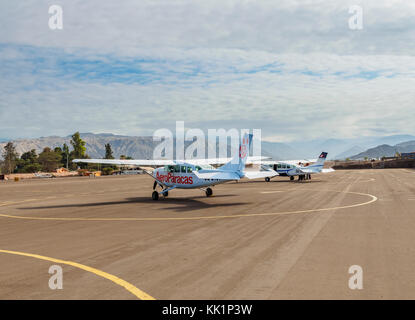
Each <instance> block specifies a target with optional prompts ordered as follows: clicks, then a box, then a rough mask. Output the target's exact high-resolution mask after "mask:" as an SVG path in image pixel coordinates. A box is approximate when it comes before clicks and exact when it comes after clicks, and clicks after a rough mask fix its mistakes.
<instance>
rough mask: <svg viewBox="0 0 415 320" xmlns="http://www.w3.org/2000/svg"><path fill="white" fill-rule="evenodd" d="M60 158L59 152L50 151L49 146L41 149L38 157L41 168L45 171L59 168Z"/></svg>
mask: <svg viewBox="0 0 415 320" xmlns="http://www.w3.org/2000/svg"><path fill="white" fill-rule="evenodd" d="M61 160H62V156H61V155H60V154H59V153H57V152H55V151H52V150H51V149H50V148H45V149H43V151H42V153H41V154H39V158H38V162H39V164H40V165H41V166H42V170H43V171H46V172H52V171H55V170H56V169H57V168H59V166H60V162H61Z"/></svg>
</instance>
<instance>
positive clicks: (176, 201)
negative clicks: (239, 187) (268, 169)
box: [17, 194, 249, 212]
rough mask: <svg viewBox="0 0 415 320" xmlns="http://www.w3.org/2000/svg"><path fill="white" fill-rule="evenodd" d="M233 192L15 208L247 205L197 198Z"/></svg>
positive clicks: (177, 209)
mask: <svg viewBox="0 0 415 320" xmlns="http://www.w3.org/2000/svg"><path fill="white" fill-rule="evenodd" d="M234 196H236V195H234V194H227V195H224V194H221V195H214V196H212V197H211V198H207V197H206V196H193V197H186V198H174V196H171V197H168V198H163V197H161V198H160V199H159V200H158V201H154V200H152V199H151V198H150V197H134V198H126V199H125V200H120V201H106V202H90V203H71V204H61V205H50V206H36V207H20V208H17V209H20V210H40V209H63V208H88V207H102V206H119V205H124V204H125V205H127V204H133V203H137V204H138V203H152V204H157V203H159V204H170V205H174V206H168V207H157V210H160V209H161V210H170V211H172V210H173V211H180V212H183V211H192V210H202V209H212V208H224V207H232V206H241V205H247V204H249V203H248V202H231V203H207V202H202V201H199V199H215V198H225V197H226V198H227V197H234Z"/></svg>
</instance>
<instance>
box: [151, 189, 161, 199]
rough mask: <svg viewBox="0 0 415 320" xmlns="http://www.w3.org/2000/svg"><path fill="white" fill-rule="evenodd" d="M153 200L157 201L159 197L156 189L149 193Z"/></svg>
mask: <svg viewBox="0 0 415 320" xmlns="http://www.w3.org/2000/svg"><path fill="white" fill-rule="evenodd" d="M151 197H152V198H153V200H154V201H157V200H158V199H159V193H158V192H157V191H153V194H152V195H151Z"/></svg>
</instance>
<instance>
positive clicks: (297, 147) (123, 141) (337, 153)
mask: <svg viewBox="0 0 415 320" xmlns="http://www.w3.org/2000/svg"><path fill="white" fill-rule="evenodd" d="M81 137H82V139H83V140H85V142H86V148H87V154H88V155H89V156H90V157H91V158H103V157H104V155H105V144H107V143H110V144H111V147H112V150H113V154H114V157H116V158H119V157H120V155H127V156H131V157H133V158H134V159H152V157H153V150H154V148H155V147H156V145H158V144H159V142H158V141H153V137H151V136H138V137H135V136H123V135H114V134H111V133H100V134H94V133H81ZM70 140H71V136H67V137H58V136H50V137H41V138H36V139H18V140H14V141H13V143H14V145H15V146H16V151H17V152H18V153H19V154H22V153H24V152H26V151H30V150H31V149H36V151H37V152H38V153H39V152H41V151H42V150H43V148H45V147H51V148H55V147H62V145H63V144H64V143H66V144H67V145H69V146H70ZM6 141H8V139H4V140H3V142H0V150H2V149H3V147H4V145H5V144H6ZM414 141H415V136H411V135H394V136H384V137H360V138H354V139H314V140H303V141H293V142H287V143H282V142H270V141H262V145H261V147H262V155H263V156H269V157H272V158H274V159H276V160H284V159H309V158H317V157H318V155H319V154H320V152H322V151H326V152H328V153H329V157H328V158H329V159H346V158H353V159H357V158H364V157H365V156H367V157H370V158H373V157H376V158H377V157H382V156H390V155H394V154H395V152H396V151H398V152H410V151H415V148H414V146H413V144H414ZM190 143H191V142H187V143H186V144H185V146H186V145H189V144H190ZM375 146H377V147H375ZM217 149H218V146H216V150H217ZM365 150H367V151H365ZM227 153H228V155H230V147H229V148H228V150H227ZM205 154H206V155H207V154H208V150H205ZM0 156H1V153H0Z"/></svg>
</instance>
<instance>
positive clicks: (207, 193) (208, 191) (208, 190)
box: [206, 188, 213, 197]
mask: <svg viewBox="0 0 415 320" xmlns="http://www.w3.org/2000/svg"><path fill="white" fill-rule="evenodd" d="M212 194H213V191H212V189H211V188H207V189H206V197H210V196H211V195H212Z"/></svg>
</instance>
